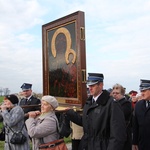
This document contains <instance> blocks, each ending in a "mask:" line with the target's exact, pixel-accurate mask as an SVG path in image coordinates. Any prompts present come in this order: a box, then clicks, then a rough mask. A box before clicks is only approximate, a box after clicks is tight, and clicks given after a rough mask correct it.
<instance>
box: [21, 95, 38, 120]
mask: <svg viewBox="0 0 150 150" xmlns="http://www.w3.org/2000/svg"><path fill="white" fill-rule="evenodd" d="M40 103H41V101H40V99H38V98H36V97H34V96H31V97H30V99H29V100H28V101H26V99H25V98H22V99H21V100H20V102H19V105H20V106H23V105H38V104H40ZM36 110H40V106H39V107H28V108H23V111H24V113H25V114H26V113H28V112H30V111H36ZM25 119H27V117H26V118H25Z"/></svg>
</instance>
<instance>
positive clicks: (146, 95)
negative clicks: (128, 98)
mask: <svg viewBox="0 0 150 150" xmlns="http://www.w3.org/2000/svg"><path fill="white" fill-rule="evenodd" d="M141 96H142V99H144V100H150V89H148V90H144V91H141Z"/></svg>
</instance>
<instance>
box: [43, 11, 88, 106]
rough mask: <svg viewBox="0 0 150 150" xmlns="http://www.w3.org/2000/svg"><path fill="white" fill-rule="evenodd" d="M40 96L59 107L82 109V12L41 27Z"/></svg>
mask: <svg viewBox="0 0 150 150" xmlns="http://www.w3.org/2000/svg"><path fill="white" fill-rule="evenodd" d="M42 52H43V54H42V55H43V56H42V58H43V95H52V96H55V97H56V98H57V100H58V102H59V104H60V105H65V106H68V105H71V106H79V107H83V105H84V103H85V101H86V99H87V88H86V50H85V23H84V12H82V11H78V12H75V13H72V14H70V15H67V16H65V17H62V18H59V19H57V20H55V21H52V22H49V23H47V24H44V25H43V26H42Z"/></svg>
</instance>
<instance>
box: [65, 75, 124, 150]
mask: <svg viewBox="0 0 150 150" xmlns="http://www.w3.org/2000/svg"><path fill="white" fill-rule="evenodd" d="M103 79H104V76H103V74H100V73H89V77H88V81H87V84H88V86H89V91H90V95H91V96H89V98H88V99H87V101H86V103H85V105H84V108H83V115H82V116H81V115H79V114H78V113H76V112H75V111H73V110H71V109H70V110H68V111H67V112H66V115H67V117H68V118H69V119H70V120H71V121H72V122H74V123H76V124H78V125H80V126H83V130H84V135H83V137H82V139H81V142H80V146H79V150H122V149H123V146H124V142H125V140H126V125H125V118H124V114H123V112H122V110H121V106H120V104H119V103H118V102H117V101H115V100H114V99H113V98H112V97H111V96H110V94H109V92H108V91H107V90H103Z"/></svg>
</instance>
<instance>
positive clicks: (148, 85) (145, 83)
mask: <svg viewBox="0 0 150 150" xmlns="http://www.w3.org/2000/svg"><path fill="white" fill-rule="evenodd" d="M149 89H150V80H145V79H141V83H140V91H144V90H149Z"/></svg>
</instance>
